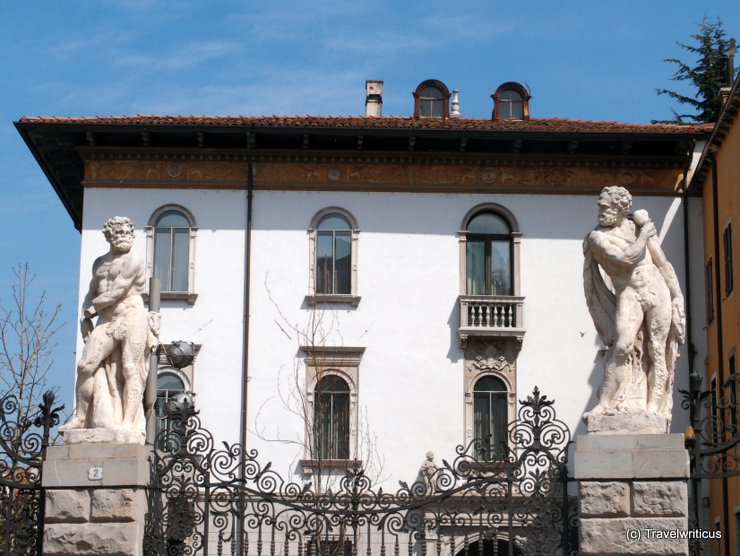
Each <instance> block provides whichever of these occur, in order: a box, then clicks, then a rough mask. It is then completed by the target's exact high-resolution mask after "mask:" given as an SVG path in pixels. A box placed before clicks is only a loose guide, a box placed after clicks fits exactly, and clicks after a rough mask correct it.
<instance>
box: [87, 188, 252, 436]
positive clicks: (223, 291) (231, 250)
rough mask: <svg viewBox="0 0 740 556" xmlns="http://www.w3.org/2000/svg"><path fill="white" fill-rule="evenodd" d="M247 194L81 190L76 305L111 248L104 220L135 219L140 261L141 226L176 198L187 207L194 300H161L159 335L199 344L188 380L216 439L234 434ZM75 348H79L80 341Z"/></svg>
mask: <svg viewBox="0 0 740 556" xmlns="http://www.w3.org/2000/svg"><path fill="white" fill-rule="evenodd" d="M245 199H246V195H245V193H244V192H238V191H207V190H168V189H86V190H85V211H84V219H83V223H82V249H81V263H80V264H81V270H80V276H81V279H80V282H81V283H80V304H81V303H82V299H83V297H84V295H85V293H86V292H87V288H88V286H89V280H90V277H91V268H92V263H93V261H94V260H95V258H96V257H98V256H100V255H102V254H103V253H105V252H106V251H107V250H108V244H107V243H106V241H105V238H104V236H103V234H102V232H101V230H102V226H103V224H104V223H105V221H106V220H107V219H108V218H110V217H111V216H114V215H120V216H128V217H129V218H131V219H132V220H133V222H134V226H135V227H136V238H135V245H134V249H136V251H137V252H138V253H139V255H140V256H141V257H142V259H145V256H146V233H145V231H144V227H145V226H146V225H147V224H148V222H149V219H150V217H151V215H152V213H153V212H154V211H155V210H157V209H158V208H159V207H161V206H162V205H166V204H178V205H181V206H183V207H185V208H187V209H188V210H189V211H190V212H191V213H192V215H193V217H194V218H195V220H196V224H197V225H198V227H199V230H198V235H197V238H196V245H195V250H196V265H195V291H196V293H197V294H198V298H197V300H196V302H195V304H194V305H188V304H187V303H186V302H185V301H167V300H163V301H162V330H161V334H160V341H161V342H163V343H167V342H171V341H174V340H187V341H191V342H194V343H196V344H202V346H203V347H202V349H201V351H200V353H199V355H198V358H197V361H196V363H195V370H194V379H193V382H194V384H193V387H194V389H195V391H196V393H197V397H196V403H197V405H198V407H199V408H201V407H202V408H208V410H207V411H204V412H203V414H202V416H203V420H204V424H205V425H206V426H208V427H211V428H213V430H214V431H216V430H218V436H219V438H220V439H223V440H229V441H232V442H235V441H237V440H238V438H239V420H238V412H239V406H240V399H241V357H242V334H243V332H242V323H243V305H244V302H243V299H244V279H243V277H244V263H243V260H244V236H245V234H244V230H245V228H246V200H245ZM77 349H78V353H81V350H82V342H81V339H78V345H77ZM234 411H236V413H234Z"/></svg>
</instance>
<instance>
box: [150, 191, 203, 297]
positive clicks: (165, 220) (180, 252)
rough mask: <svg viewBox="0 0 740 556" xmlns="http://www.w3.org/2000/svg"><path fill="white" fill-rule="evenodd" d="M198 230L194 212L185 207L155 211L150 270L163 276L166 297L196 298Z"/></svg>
mask: <svg viewBox="0 0 740 556" xmlns="http://www.w3.org/2000/svg"><path fill="white" fill-rule="evenodd" d="M196 230H197V228H196V227H195V223H194V221H193V218H192V216H191V215H190V214H189V213H188V212H187V211H186V210H185V209H184V208H182V207H179V206H176V205H168V206H165V207H162V208H160V209H159V210H157V211H156V212H155V213H154V214H153V215H152V218H151V220H150V224H149V226H148V227H147V239H148V243H149V244H148V252H149V267H150V269H149V271H150V275H153V276H156V277H157V278H159V287H160V289H161V291H162V298H163V299H179V298H183V299H187V300H188V302H190V303H193V302H194V301H195V297H196V295H195V293H194V288H193V281H194V260H193V256H194V250H195V249H194V248H195V245H194V244H195V233H196Z"/></svg>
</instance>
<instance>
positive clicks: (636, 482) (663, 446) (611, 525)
mask: <svg viewBox="0 0 740 556" xmlns="http://www.w3.org/2000/svg"><path fill="white" fill-rule="evenodd" d="M574 466H575V478H576V479H578V480H579V481H580V482H579V489H580V492H579V497H578V505H579V508H578V509H579V519H580V541H581V548H580V554H582V555H583V556H596V555H616V554H640V555H645V554H666V555H682V556H683V555H686V556H688V554H689V544H688V539H687V538H685V537H686V534H687V532H688V511H689V509H688V494H687V479H688V477H689V455H688V452H687V451H686V449H685V448H684V439H683V435H682V434H593V433H591V434H587V435H584V436H578V437H577V438H576V451H575V457H574ZM682 533H683V535H682ZM682 536H683V538H681V537H682Z"/></svg>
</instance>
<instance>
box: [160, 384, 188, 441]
mask: <svg viewBox="0 0 740 556" xmlns="http://www.w3.org/2000/svg"><path fill="white" fill-rule="evenodd" d="M184 392H186V388H185V382H184V381H183V380H182V378H180V376H178V375H177V374H175V373H174V372H168V371H164V372H160V373H159V375H158V376H157V401H156V404H155V406H154V408H155V413H156V415H157V436H159V433H160V432H162V431H163V430H168V431H171V430H172V422H171V421H170V419H169V418H168V417H167V413H166V408H167V403H168V402H169V401H170V400H172V399H173V398H174V397H175V396H177V395H178V394H182V393H184Z"/></svg>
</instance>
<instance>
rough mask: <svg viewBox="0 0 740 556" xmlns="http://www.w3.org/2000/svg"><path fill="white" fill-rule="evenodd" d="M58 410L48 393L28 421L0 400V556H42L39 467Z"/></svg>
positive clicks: (9, 399)
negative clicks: (1, 554) (0, 551)
mask: <svg viewBox="0 0 740 556" xmlns="http://www.w3.org/2000/svg"><path fill="white" fill-rule="evenodd" d="M62 409H63V407H54V393H53V392H51V391H50V392H47V393H46V394H44V398H43V403H41V404H40V405H39V406H38V411H36V412H35V413H34V414H33V415H31V416H30V417H28V416H25V415H24V411H23V408H22V405H21V401H20V400H19V399H18V398H17V397H16V396H14V395H12V394H8V395H5V396H4V397H2V398H0V546H2V553H3V555H4V556H10V555H13V556H16V555H17V556H31V555H35V554H38V555H41V554H42V542H41V541H42V535H43V521H44V503H45V500H44V498H45V497H44V489H43V487H42V486H41V465H42V463H43V461H44V459H45V457H46V448H47V447H48V446H49V436H50V433H51V430H52V428H53V427H55V426H56V425H58V424H59V412H60V411H61V410H62Z"/></svg>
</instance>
